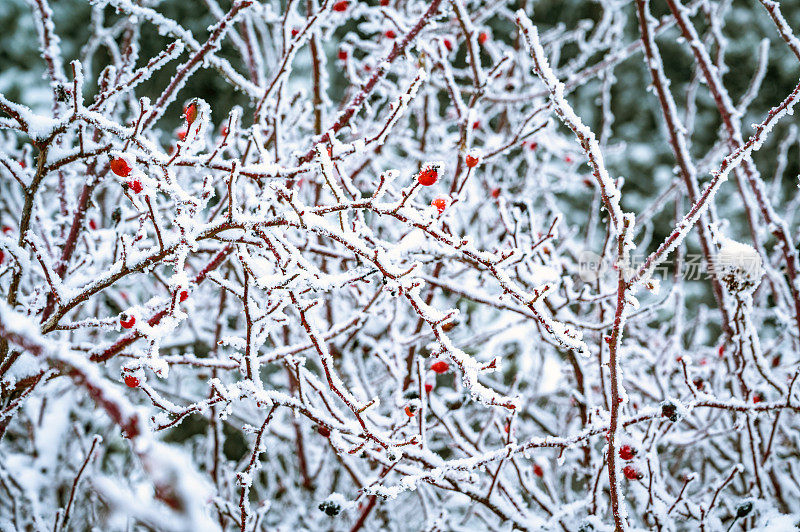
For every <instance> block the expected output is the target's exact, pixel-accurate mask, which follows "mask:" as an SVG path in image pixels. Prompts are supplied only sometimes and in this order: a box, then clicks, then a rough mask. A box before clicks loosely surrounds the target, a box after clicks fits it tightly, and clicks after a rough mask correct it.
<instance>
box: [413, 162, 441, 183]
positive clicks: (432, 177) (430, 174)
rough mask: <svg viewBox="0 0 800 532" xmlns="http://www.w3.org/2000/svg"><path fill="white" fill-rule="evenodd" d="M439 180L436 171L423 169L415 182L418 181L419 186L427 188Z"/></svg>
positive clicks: (428, 168) (431, 168) (429, 168)
mask: <svg viewBox="0 0 800 532" xmlns="http://www.w3.org/2000/svg"><path fill="white" fill-rule="evenodd" d="M437 179H439V172H438V171H436V168H433V167H430V166H429V167H427V168H423V169H422V171H421V172H420V173H419V175H418V176H417V181H419V184H420V185H423V186H426V187H429V186H431V185H433V184H434V183H436V180H437Z"/></svg>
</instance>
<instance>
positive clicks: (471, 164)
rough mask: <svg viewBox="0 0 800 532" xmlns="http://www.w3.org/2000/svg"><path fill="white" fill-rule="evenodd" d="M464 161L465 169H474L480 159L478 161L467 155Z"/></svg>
mask: <svg viewBox="0 0 800 532" xmlns="http://www.w3.org/2000/svg"><path fill="white" fill-rule="evenodd" d="M465 160H466V163H467V168H475V167H476V166H478V163H479V162H480V159H478V158H477V157H473V156H472V155H467V157H466V159H465Z"/></svg>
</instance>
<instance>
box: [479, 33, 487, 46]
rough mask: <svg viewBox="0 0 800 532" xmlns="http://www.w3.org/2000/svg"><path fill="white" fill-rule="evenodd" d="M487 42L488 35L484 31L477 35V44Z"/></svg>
mask: <svg viewBox="0 0 800 532" xmlns="http://www.w3.org/2000/svg"><path fill="white" fill-rule="evenodd" d="M488 40H489V34H488V33H486V32H485V31H482V32H480V33H479V34H478V44H484V43H485V42H486V41H488Z"/></svg>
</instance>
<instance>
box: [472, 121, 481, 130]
mask: <svg viewBox="0 0 800 532" xmlns="http://www.w3.org/2000/svg"><path fill="white" fill-rule="evenodd" d="M479 127H481V122H480V120H476V121H474V122H473V123H472V129H478V128H479Z"/></svg>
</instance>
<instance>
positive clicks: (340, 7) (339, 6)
mask: <svg viewBox="0 0 800 532" xmlns="http://www.w3.org/2000/svg"><path fill="white" fill-rule="evenodd" d="M349 5H350V2H348V1H347V0H341V2H336V3H335V4H333V10H334V11H338V12H339V13H343V12H345V11H347V6H349Z"/></svg>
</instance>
